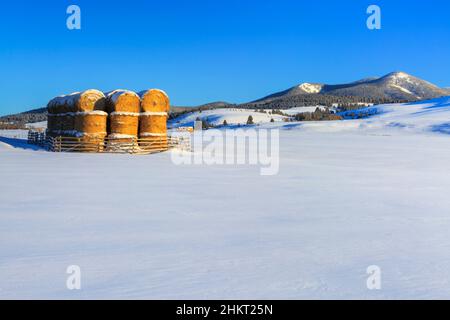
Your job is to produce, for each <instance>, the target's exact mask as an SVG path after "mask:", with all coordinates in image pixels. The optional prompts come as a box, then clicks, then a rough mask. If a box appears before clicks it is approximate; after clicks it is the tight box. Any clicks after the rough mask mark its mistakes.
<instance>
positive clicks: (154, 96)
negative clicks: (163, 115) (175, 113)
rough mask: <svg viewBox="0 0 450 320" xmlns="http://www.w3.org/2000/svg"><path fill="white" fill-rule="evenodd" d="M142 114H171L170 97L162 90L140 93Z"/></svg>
mask: <svg viewBox="0 0 450 320" xmlns="http://www.w3.org/2000/svg"><path fill="white" fill-rule="evenodd" d="M139 96H140V97H141V112H169V109H170V101H169V96H168V95H167V94H166V93H165V92H164V91H162V90H159V89H150V90H147V91H142V92H140V93H139Z"/></svg>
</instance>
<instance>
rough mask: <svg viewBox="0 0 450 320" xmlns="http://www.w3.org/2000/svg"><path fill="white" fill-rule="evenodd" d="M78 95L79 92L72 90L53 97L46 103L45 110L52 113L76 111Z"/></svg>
mask: <svg viewBox="0 0 450 320" xmlns="http://www.w3.org/2000/svg"><path fill="white" fill-rule="evenodd" d="M80 95H81V93H80V92H74V93H71V94H67V95H62V96H58V97H56V98H53V99H52V100H50V102H49V103H48V104H47V110H48V112H49V113H52V114H60V113H66V112H74V111H76V108H75V105H76V101H77V100H78V99H79V97H80Z"/></svg>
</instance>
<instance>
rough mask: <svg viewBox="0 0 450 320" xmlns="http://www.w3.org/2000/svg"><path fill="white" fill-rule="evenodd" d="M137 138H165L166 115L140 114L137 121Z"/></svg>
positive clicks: (163, 113)
mask: <svg viewBox="0 0 450 320" xmlns="http://www.w3.org/2000/svg"><path fill="white" fill-rule="evenodd" d="M139 136H140V137H161V136H167V113H165V112H162V113H151V112H146V113H141V116H140V121H139Z"/></svg>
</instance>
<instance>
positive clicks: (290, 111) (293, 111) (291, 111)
mask: <svg viewBox="0 0 450 320" xmlns="http://www.w3.org/2000/svg"><path fill="white" fill-rule="evenodd" d="M317 108H319V109H320V110H325V109H326V107H325V106H309V107H295V108H289V109H284V110H281V111H282V112H283V113H284V114H287V115H289V116H295V115H296V114H299V113H306V112H314V111H316V109H317Z"/></svg>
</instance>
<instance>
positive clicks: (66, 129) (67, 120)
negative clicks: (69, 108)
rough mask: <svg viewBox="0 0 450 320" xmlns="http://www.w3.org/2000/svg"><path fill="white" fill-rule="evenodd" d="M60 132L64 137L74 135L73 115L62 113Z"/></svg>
mask: <svg viewBox="0 0 450 320" xmlns="http://www.w3.org/2000/svg"><path fill="white" fill-rule="evenodd" d="M61 118H62V119H61V130H62V133H63V135H64V136H69V137H70V136H73V135H74V133H75V114H74V113H71V112H69V113H64V114H62V115H61Z"/></svg>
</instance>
